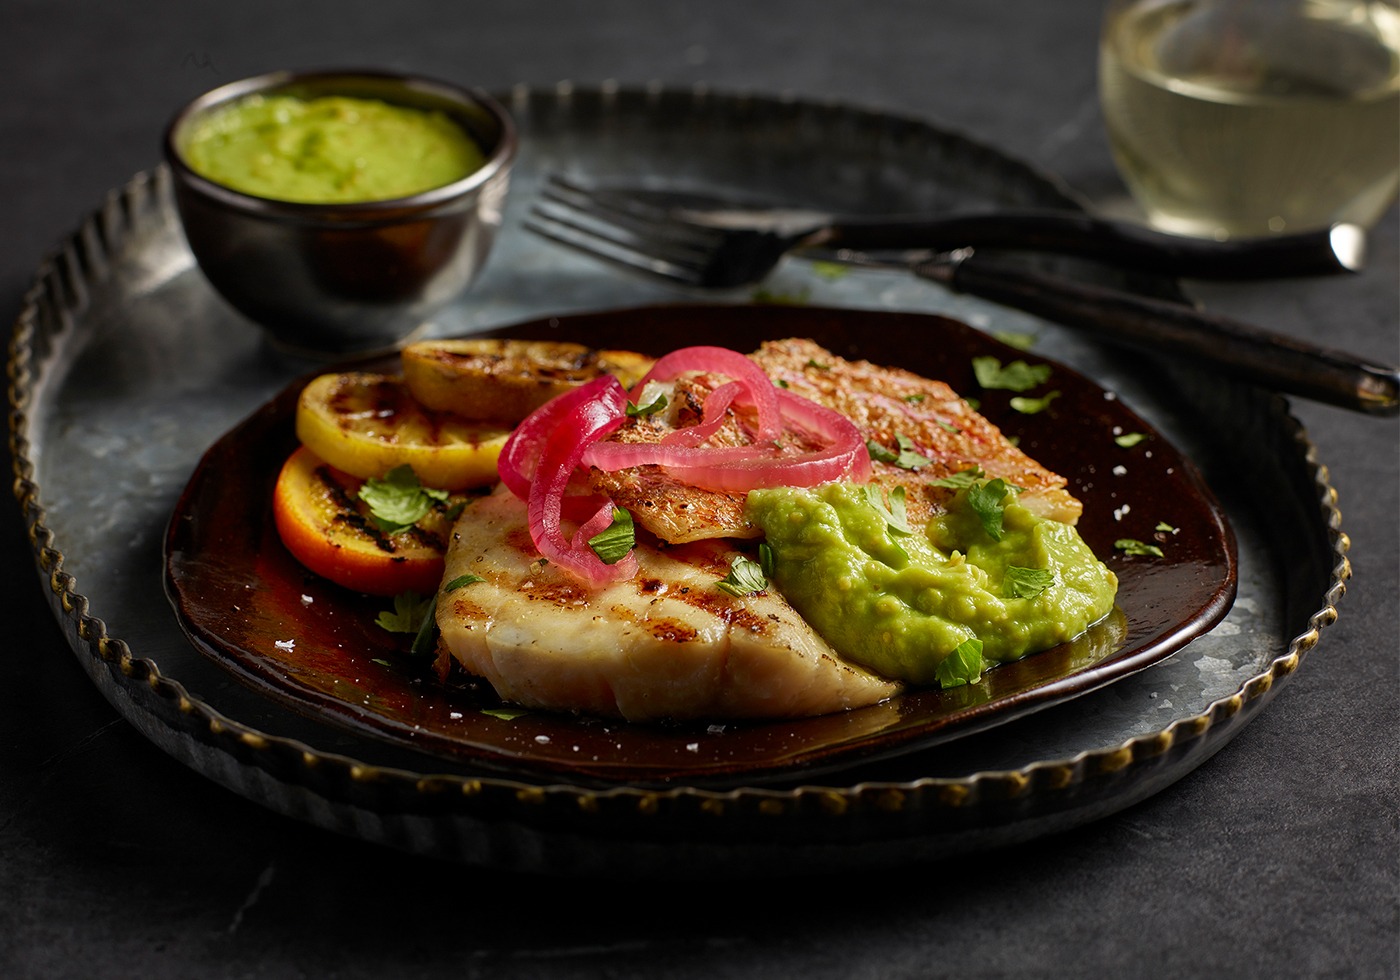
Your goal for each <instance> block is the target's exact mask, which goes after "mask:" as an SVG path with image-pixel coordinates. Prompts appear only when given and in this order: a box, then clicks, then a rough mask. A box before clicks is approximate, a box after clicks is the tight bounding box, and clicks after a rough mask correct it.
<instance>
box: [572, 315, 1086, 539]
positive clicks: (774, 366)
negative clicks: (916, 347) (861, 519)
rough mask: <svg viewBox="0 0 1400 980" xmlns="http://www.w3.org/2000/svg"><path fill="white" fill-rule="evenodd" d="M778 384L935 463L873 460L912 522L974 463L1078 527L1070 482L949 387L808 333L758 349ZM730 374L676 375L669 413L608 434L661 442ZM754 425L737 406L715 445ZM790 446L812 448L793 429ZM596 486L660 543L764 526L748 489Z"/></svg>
mask: <svg viewBox="0 0 1400 980" xmlns="http://www.w3.org/2000/svg"><path fill="white" fill-rule="evenodd" d="M751 356H752V357H753V359H754V360H755V361H757V362H758V364H759V365H760V366H761V367H762V368H763V369H764V371H765V372H767V374H768V375H769V377H771V378H772V379H773V380H774V381H775V382H777V383H779V384H781V385H783V386H784V387H786V388H787V389H788V390H789V391H791V392H792V393H793V394H795V395H801V396H802V397H804V398H809V399H811V400H812V401H815V402H818V403H820V404H822V405H825V406H827V407H828V408H832V409H834V410H836V411H837V412H840V413H841V414H842V415H844V416H846V418H848V419H850V420H851V421H852V422H853V423H854V424H855V426H856V428H858V429H860V431H861V433H862V435H864V436H865V437H866V438H867V439H873V440H875V441H876V442H878V443H880V444H881V445H882V446H885V447H887V448H889V449H891V450H897V448H898V443H897V440H896V437H897V436H900V437H903V438H905V439H907V440H909V441H910V442H911V443H912V445H913V451H914V452H917V453H918V454H919V455H921V456H923V457H924V458H925V459H927V460H928V461H929V462H928V465H925V466H920V467H919V468H917V469H904V468H901V467H898V466H896V465H894V464H893V463H885V462H880V461H872V469H873V471H874V481H875V482H876V483H878V484H880V485H882V486H883V487H884V488H885V489H886V490H887V491H888V490H892V489H894V488H895V487H897V486H902V487H904V488H905V492H906V494H907V502H906V506H907V513H908V518H909V520H910V522H911V523H915V524H920V525H921V524H923V523H926V522H927V521H928V520H929V518H930V517H932V516H934V515H935V514H937V513H941V512H942V510H943V509H944V506H945V502H946V501H947V500H948V499H949V498H950V497H951V496H952V494H953V492H954V491H953V490H952V489H951V488H948V487H942V486H937V485H936V484H935V482H934V481H936V480H938V479H940V478H943V477H948V476H951V475H953V474H955V473H958V472H960V471H962V470H966V469H968V468H969V467H972V466H980V467H981V468H982V469H983V470H984V471H985V472H986V474H987V476H988V478H995V477H1001V478H1002V479H1004V480H1005V481H1006V482H1007V483H1009V484H1013V485H1015V486H1018V487H1021V488H1023V489H1022V492H1021V494H1020V495H1019V498H1018V500H1019V502H1020V503H1021V504H1023V505H1024V506H1026V507H1027V508H1028V509H1030V510H1031V511H1032V512H1033V513H1035V514H1037V515H1038V516H1040V517H1044V518H1049V519H1052V520H1057V521H1060V522H1062V523H1065V524H1074V523H1075V522H1076V521H1078V519H1079V515H1080V513H1081V512H1082V510H1083V506H1082V505H1081V504H1080V502H1079V501H1078V500H1077V499H1076V498H1075V497H1074V496H1073V495H1071V494H1070V493H1069V491H1068V490H1066V489H1065V486H1066V481H1065V479H1064V477H1062V476H1059V475H1058V474H1055V473H1053V472H1051V471H1050V470H1048V469H1046V468H1045V467H1043V466H1041V465H1040V464H1039V463H1037V462H1036V461H1035V460H1033V459H1031V458H1030V457H1029V456H1027V455H1026V454H1025V453H1023V452H1021V450H1019V449H1017V448H1016V447H1015V446H1013V445H1012V444H1011V442H1010V441H1009V440H1008V439H1007V438H1006V437H1005V436H1004V435H1002V433H1001V430H1000V429H998V428H997V427H996V426H995V425H993V424H992V423H991V422H989V421H987V420H986V419H985V418H983V417H982V416H981V415H979V414H978V413H977V412H975V411H974V410H973V409H972V408H971V407H970V406H969V405H968V404H967V402H966V401H964V400H963V399H962V398H961V397H960V396H959V395H958V394H957V393H956V392H954V391H953V390H952V389H951V388H949V387H948V385H946V384H944V383H943V382H941V381H934V380H930V379H928V378H922V377H920V376H918V375H916V374H913V373H911V372H909V371H903V370H900V369H898V368H887V367H878V366H876V365H874V364H871V363H869V362H868V361H847V360H844V359H843V358H840V357H837V356H836V355H835V354H833V353H831V352H830V351H828V350H826V349H825V348H823V347H822V346H821V345H819V344H817V343H814V342H813V341H811V340H805V339H789V340H778V341H769V342H767V343H765V344H763V346H762V347H760V348H759V349H758V351H757V352H756V353H754V354H753V355H751ZM722 380H724V379H716V378H713V377H710V376H705V375H691V376H686V377H684V378H682V379H679V380H678V383H677V386H676V388H675V389H674V392H673V395H672V396H671V400H672V402H673V404H674V406H675V407H674V408H673V410H672V412H671V413H670V414H669V415H665V416H663V415H655V416H648V417H644V418H637V419H629V420H628V422H627V423H626V424H624V426H623V427H622V428H621V429H619V430H618V431H617V432H616V433H614V434H613V435H612V436H611V437H610V438H612V439H615V440H620V441H646V442H652V441H659V440H660V439H661V438H662V436H664V435H665V434H666V432H668V431H670V430H671V429H672V428H674V427H677V426H684V425H690V424H693V423H694V421H696V420H697V419H698V418H699V412H700V405H701V404H703V400H704V395H705V394H706V393H707V392H708V391H710V390H713V388H714V387H715V386H716V385H717V384H718V383H720V382H721V381H722ZM751 432H752V428H751V426H750V424H749V420H747V419H746V418H745V417H744V415H743V413H742V412H739V413H736V415H735V416H734V417H732V418H731V419H730V420H729V421H728V422H727V423H726V425H725V427H724V428H722V429H721V430H720V432H719V433H717V434H716V437H715V438H714V439H713V440H712V443H711V444H714V445H735V444H741V443H743V442H745V441H746V440H747V439H748V437H749V435H751ZM789 448H790V450H791V451H793V452H797V451H800V450H802V449H804V448H809V446H807V445H804V444H803V440H802V438H801V435H800V434H797V436H796V437H792V436H789ZM590 482H591V484H592V486H593V488H594V489H595V490H596V491H597V492H599V493H604V494H606V495H608V496H609V497H611V498H612V500H613V502H614V503H616V504H617V505H618V506H619V507H625V508H626V509H627V510H629V511H631V513H632V516H633V518H634V519H635V520H636V522H637V523H638V524H640V525H642V526H643V527H645V528H646V529H647V530H649V531H651V532H652V533H653V534H655V535H656V536H657V537H658V538H660V539H661V540H662V541H667V542H671V543H680V542H688V541H698V540H703V539H706V538H714V537H727V538H751V537H757V536H758V535H759V531H758V530H757V529H756V528H754V527H753V526H752V525H750V524H749V523H748V522H747V521H746V520H745V519H744V494H742V493H737V494H736V493H723V492H719V491H714V490H706V489H703V488H700V487H694V486H690V485H687V484H685V483H682V482H680V481H679V480H676V479H675V478H673V477H671V476H670V475H668V474H667V473H666V472H665V471H664V470H662V469H661V468H660V467H657V466H642V467H635V468H633V469H629V470H621V471H618V472H615V473H602V472H600V471H596V470H595V471H594V472H593V473H592V475H591V477H590Z"/></svg>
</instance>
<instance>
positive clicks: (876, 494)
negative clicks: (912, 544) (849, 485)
mask: <svg viewBox="0 0 1400 980" xmlns="http://www.w3.org/2000/svg"><path fill="white" fill-rule="evenodd" d="M861 492H862V493H863V494H864V495H865V502H866V503H867V504H869V505H870V506H871V507H873V508H875V512H876V513H877V514H879V515H880V516H881V517H883V518H884V519H885V524H886V525H887V526H888V527H889V531H890V533H891V534H892V535H895V536H896V537H908V536H909V535H911V534H913V533H914V529H913V528H911V527H910V526H909V508H908V505H907V503H906V500H907V499H908V491H907V490H905V489H904V488H903V487H895V488H894V489H893V490H891V491H890V499H889V503H885V498H884V495H883V494H881V493H880V488H879V487H878V486H877V485H875V484H873V483H867V484H865V486H863V487H861Z"/></svg>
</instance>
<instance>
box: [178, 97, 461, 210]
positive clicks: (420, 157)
mask: <svg viewBox="0 0 1400 980" xmlns="http://www.w3.org/2000/svg"><path fill="white" fill-rule="evenodd" d="M181 152H182V155H183V157H184V159H185V162H186V163H188V164H189V166H190V168H191V169H192V170H194V171H195V172H196V173H198V174H199V175H200V176H202V177H206V178H208V179H209V180H212V181H214V182H215V183H218V184H222V185H224V186H225V187H230V188H232V189H234V190H236V191H242V192H243V193H245V194H252V195H255V196H257V197H266V198H272V199H274V200H279V201H295V202H299V203H304V204H346V203H356V202H364V201H383V200H390V199H392V198H397V197H406V196H408V195H410V194H417V193H419V192H420V191H425V190H430V189H432V188H434V187H441V186H442V185H444V184H450V183H452V182H453V181H456V180H460V179H462V178H463V177H465V176H467V175H468V174H470V173H472V172H473V171H476V170H478V169H480V168H481V166H482V165H483V164H484V163H485V157H484V156H483V154H482V152H481V148H480V147H479V146H477V144H476V143H475V142H474V141H473V140H472V139H471V137H470V136H468V135H467V133H466V132H465V131H464V130H463V129H462V128H461V127H460V126H458V125H457V124H456V123H455V122H453V121H452V119H450V118H449V117H448V116H447V115H446V114H445V113H442V112H437V111H429V110H423V109H412V108H407V107H404V106H396V105H390V104H388V103H386V102H380V101H377V100H374V99H357V98H349V97H344V96H325V97H320V98H312V99H300V98H296V97H294V96H290V95H271V96H262V95H254V96H250V97H248V98H246V99H241V100H239V101H237V102H234V103H232V104H230V105H227V106H223V107H221V108H219V109H215V110H213V111H211V112H210V113H208V114H207V115H205V116H204V117H202V118H200V119H198V120H196V121H195V123H194V125H193V126H192V128H191V131H190V133H189V134H188V136H187V138H186V139H185V140H184V145H183V146H182V147H181Z"/></svg>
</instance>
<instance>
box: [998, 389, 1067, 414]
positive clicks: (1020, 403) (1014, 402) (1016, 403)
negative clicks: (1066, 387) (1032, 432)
mask: <svg viewBox="0 0 1400 980" xmlns="http://www.w3.org/2000/svg"><path fill="white" fill-rule="evenodd" d="M1059 397H1060V393H1059V392H1058V391H1052V392H1050V393H1049V394H1048V395H1046V396H1045V397H1044V398H1026V397H1025V396H1023V395H1017V396H1015V397H1014V398H1012V399H1011V403H1010V404H1011V407H1012V408H1014V409H1015V410H1016V411H1018V412H1020V413H1021V414H1022V415H1035V414H1036V413H1038V412H1043V411H1045V409H1047V408H1048V407H1049V406H1050V403H1051V402H1052V401H1054V400H1055V399H1056V398H1059Z"/></svg>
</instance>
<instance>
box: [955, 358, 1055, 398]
mask: <svg viewBox="0 0 1400 980" xmlns="http://www.w3.org/2000/svg"><path fill="white" fill-rule="evenodd" d="M972 373H973V374H974V375H976V377H977V383H978V384H979V385H981V386H982V387H983V388H997V389H1001V390H1004V391H1030V390H1031V389H1032V388H1034V387H1035V386H1036V385H1040V384H1044V383H1045V382H1046V381H1047V380H1048V379H1049V378H1050V365H1048V364H1027V363H1026V362H1025V361H1012V362H1011V363H1010V364H1007V365H1005V366H1003V365H1002V363H1001V361H1000V360H999V359H998V358H995V357H991V356H986V357H974V358H973V359H972Z"/></svg>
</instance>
